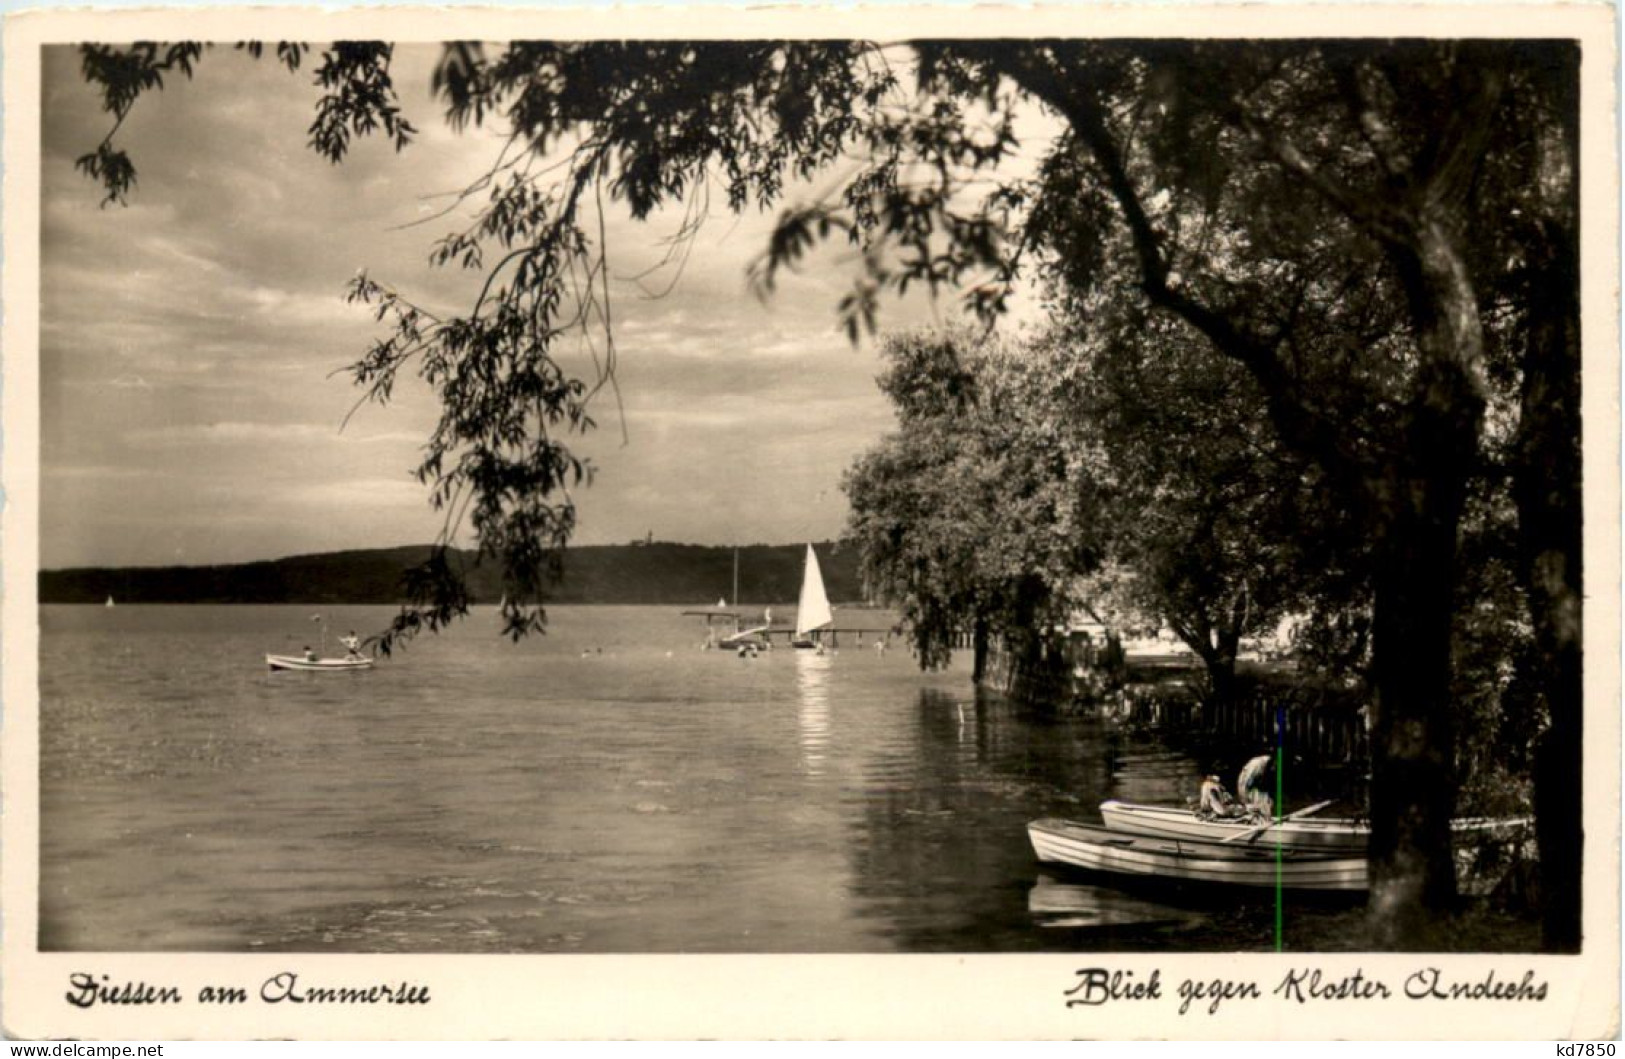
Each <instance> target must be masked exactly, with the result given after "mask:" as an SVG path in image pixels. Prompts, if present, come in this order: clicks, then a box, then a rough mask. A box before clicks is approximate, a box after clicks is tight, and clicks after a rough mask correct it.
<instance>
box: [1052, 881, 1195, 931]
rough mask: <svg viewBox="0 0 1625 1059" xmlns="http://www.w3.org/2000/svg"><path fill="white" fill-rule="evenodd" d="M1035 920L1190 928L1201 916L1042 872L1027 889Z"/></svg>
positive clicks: (1079, 926) (1074, 925)
mask: <svg viewBox="0 0 1625 1059" xmlns="http://www.w3.org/2000/svg"><path fill="white" fill-rule="evenodd" d="M1027 911H1028V912H1029V913H1030V914H1031V915H1032V917H1033V922H1034V923H1036V924H1037V925H1038V926H1040V927H1045V928H1049V929H1056V928H1069V929H1074V930H1122V929H1125V928H1136V929H1151V928H1157V929H1159V930H1168V929H1172V928H1177V929H1188V928H1190V927H1193V926H1195V925H1197V924H1198V923H1199V922H1200V919H1199V918H1198V917H1197V916H1195V915H1192V914H1191V913H1189V912H1185V911H1181V910H1180V909H1177V908H1170V907H1168V906H1167V905H1162V904H1157V903H1155V902H1152V901H1146V900H1142V899H1140V898H1137V897H1134V896H1132V895H1130V894H1126V893H1123V892H1122V891H1120V890H1114V889H1111V888H1109V887H1105V886H1089V885H1084V884H1081V883H1076V882H1070V881H1063V880H1060V879H1057V878H1055V877H1053V876H1050V875H1045V874H1040V875H1039V876H1038V881H1037V882H1036V883H1035V884H1034V885H1033V888H1032V889H1031V890H1029V891H1027Z"/></svg>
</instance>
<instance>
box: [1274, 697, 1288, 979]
mask: <svg viewBox="0 0 1625 1059" xmlns="http://www.w3.org/2000/svg"><path fill="white" fill-rule="evenodd" d="M1285 715H1286V710H1285V709H1283V708H1282V707H1280V706H1277V707H1276V708H1275V822H1276V823H1277V824H1279V823H1280V822H1281V809H1282V808H1283V807H1284V806H1285V804H1286V803H1285V801H1284V800H1283V798H1284V795H1283V793H1282V792H1283V791H1284V790H1285V787H1286V716H1285ZM1281 839H1282V834H1281V829H1280V828H1279V827H1277V828H1276V829H1275V951H1276V952H1280V951H1282V949H1283V947H1284V945H1283V937H1282V936H1283V934H1284V933H1285V925H1286V923H1285V920H1286V916H1285V910H1286V904H1285V901H1284V899H1283V890H1284V887H1283V886H1282V885H1281Z"/></svg>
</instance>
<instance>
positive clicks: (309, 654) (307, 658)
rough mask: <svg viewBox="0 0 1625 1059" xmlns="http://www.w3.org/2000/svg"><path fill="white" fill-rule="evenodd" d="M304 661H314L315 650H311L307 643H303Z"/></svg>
mask: <svg viewBox="0 0 1625 1059" xmlns="http://www.w3.org/2000/svg"><path fill="white" fill-rule="evenodd" d="M305 661H307V662H314V661H316V652H315V651H312V650H311V649H310V645H309V644H306V645H305Z"/></svg>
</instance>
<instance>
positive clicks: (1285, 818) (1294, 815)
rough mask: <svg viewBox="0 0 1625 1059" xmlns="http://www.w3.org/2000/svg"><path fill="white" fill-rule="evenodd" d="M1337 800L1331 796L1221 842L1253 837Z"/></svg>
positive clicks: (1314, 811) (1239, 832) (1319, 809)
mask: <svg viewBox="0 0 1625 1059" xmlns="http://www.w3.org/2000/svg"><path fill="white" fill-rule="evenodd" d="M1336 800H1337V799H1335V798H1330V799H1327V800H1326V801H1324V802H1316V803H1315V804H1314V805H1311V806H1310V807H1309V808H1307V809H1299V810H1298V811H1297V812H1295V813H1288V814H1287V815H1286V816H1283V817H1281V819H1279V820H1271V821H1269V822H1268V823H1264V824H1259V825H1258V826H1257V827H1255V828H1253V829H1251V830H1249V831H1237V832H1236V833H1235V834H1233V835H1231V836H1230V837H1229V838H1226V839H1223V840H1222V841H1221V842H1220V843H1219V844H1220V845H1221V846H1222V845H1223V844H1224V843H1225V842H1235V841H1237V840H1239V839H1243V838H1252V837H1253V836H1254V835H1256V834H1258V833H1259V832H1262V831H1268V830H1269V829H1270V828H1272V827H1274V826H1275V825H1276V824H1284V823H1286V822H1287V821H1288V820H1296V819H1297V818H1298V817H1300V816H1308V815H1309V814H1310V813H1318V812H1320V811H1321V810H1322V809H1324V808H1326V807H1327V806H1328V805H1330V804H1332V802H1334V801H1336Z"/></svg>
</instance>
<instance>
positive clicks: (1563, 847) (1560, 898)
mask: <svg viewBox="0 0 1625 1059" xmlns="http://www.w3.org/2000/svg"><path fill="white" fill-rule="evenodd" d="M1542 234H1543V235H1544V237H1545V238H1544V242H1545V247H1544V249H1545V250H1546V255H1547V256H1546V259H1545V260H1543V261H1540V262H1538V263H1537V271H1536V275H1537V279H1536V281H1535V282H1534V284H1532V292H1531V296H1530V299H1529V300H1530V305H1531V309H1530V316H1531V319H1530V328H1529V349H1528V352H1527V355H1526V357H1525V366H1524V377H1523V390H1522V393H1521V395H1520V398H1521V404H1522V407H1521V409H1520V414H1519V423H1518V462H1517V468H1516V472H1515V475H1514V479H1513V495H1514V498H1515V499H1516V501H1517V505H1518V543H1519V566H1520V573H1521V575H1522V578H1523V582H1524V586H1525V587H1526V588H1527V590H1528V592H1529V612H1530V619H1531V622H1532V624H1533V626H1534V633H1535V649H1536V653H1537V657H1538V659H1539V666H1540V670H1541V676H1542V680H1541V682H1540V683H1541V688H1542V691H1543V694H1544V696H1545V700H1546V707H1547V712H1548V714H1549V716H1550V722H1551V726H1550V728H1548V729H1547V731H1546V733H1545V734H1544V735H1543V736H1542V737H1541V740H1540V745H1539V747H1538V748H1537V750H1536V754H1535V832H1536V838H1537V840H1538V842H1539V845H1540V893H1541V906H1542V915H1543V923H1542V934H1543V941H1544V945H1545V948H1546V949H1547V950H1549V951H1554V952H1577V951H1579V948H1580V925H1581V914H1580V913H1581V908H1580V880H1581V874H1582V870H1583V861H1584V840H1585V833H1584V828H1583V825H1582V820H1583V814H1584V797H1583V790H1582V783H1581V766H1582V758H1583V756H1584V755H1583V753H1582V749H1581V736H1582V733H1583V730H1584V714H1585V701H1584V657H1583V651H1582V632H1583V624H1582V620H1583V619H1582V598H1583V592H1582V589H1583V583H1582V578H1581V573H1582V570H1581V549H1582V537H1583V526H1582V512H1581V502H1582V491H1581V484H1582V478H1581V452H1580V385H1581V383H1580V312H1579V279H1580V277H1579V267H1578V247H1577V243H1576V240H1575V238H1574V235H1573V233H1571V232H1568V231H1566V230H1563V229H1562V228H1561V227H1559V226H1558V225H1555V224H1554V225H1550V226H1548V230H1547V231H1546V232H1543V233H1542Z"/></svg>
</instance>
